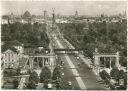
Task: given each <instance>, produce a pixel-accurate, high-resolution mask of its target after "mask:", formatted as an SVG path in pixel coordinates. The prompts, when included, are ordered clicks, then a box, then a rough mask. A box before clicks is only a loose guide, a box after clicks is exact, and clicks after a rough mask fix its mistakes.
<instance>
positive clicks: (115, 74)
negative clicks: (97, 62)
mask: <svg viewBox="0 0 128 91" xmlns="http://www.w3.org/2000/svg"><path fill="white" fill-rule="evenodd" d="M99 75H100V77H101V78H102V79H103V80H104V81H105V83H106V84H107V85H109V86H110V88H111V89H116V87H115V85H120V83H119V80H120V79H123V81H124V85H123V86H122V87H121V88H120V89H121V90H123V89H126V87H127V74H126V73H125V72H124V71H123V70H119V69H118V68H113V69H112V70H111V72H110V75H109V74H108V73H107V72H106V71H105V70H103V71H101V72H100V73H99ZM111 79H114V80H115V81H116V83H115V84H112V83H111V82H110V80H111Z"/></svg>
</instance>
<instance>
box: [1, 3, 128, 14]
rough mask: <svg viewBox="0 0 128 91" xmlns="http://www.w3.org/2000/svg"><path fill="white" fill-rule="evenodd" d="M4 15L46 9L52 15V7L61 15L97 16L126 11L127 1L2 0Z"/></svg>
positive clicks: (36, 12) (38, 11)
mask: <svg viewBox="0 0 128 91" xmlns="http://www.w3.org/2000/svg"><path fill="white" fill-rule="evenodd" d="M1 6H2V7H1V9H2V11H1V13H2V15H5V14H11V12H13V14H14V15H20V14H23V13H24V12H25V11H27V10H28V11H29V12H30V13H31V14H32V15H43V11H44V10H46V11H47V13H48V15H50V16H51V13H52V8H55V13H56V14H60V15H74V14H75V11H76V10H77V11H78V15H91V16H96V15H100V14H106V15H115V14H119V13H124V12H125V11H126V6H127V3H126V1H2V2H1Z"/></svg>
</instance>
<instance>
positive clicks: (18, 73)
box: [16, 67, 21, 75]
mask: <svg viewBox="0 0 128 91" xmlns="http://www.w3.org/2000/svg"><path fill="white" fill-rule="evenodd" d="M16 71H17V75H20V71H21V69H20V68H19V67H18V68H17V69H16Z"/></svg>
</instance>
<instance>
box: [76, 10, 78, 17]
mask: <svg viewBox="0 0 128 91" xmlns="http://www.w3.org/2000/svg"><path fill="white" fill-rule="evenodd" d="M77 17H78V11H77V10H76V11H75V18H77Z"/></svg>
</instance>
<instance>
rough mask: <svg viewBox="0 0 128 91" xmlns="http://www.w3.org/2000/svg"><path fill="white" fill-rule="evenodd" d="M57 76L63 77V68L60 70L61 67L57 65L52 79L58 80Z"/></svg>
mask: <svg viewBox="0 0 128 91" xmlns="http://www.w3.org/2000/svg"><path fill="white" fill-rule="evenodd" d="M57 77H58V78H61V70H60V67H59V66H57V67H56V68H55V69H54V71H53V77H52V79H53V80H56V79H57Z"/></svg>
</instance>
